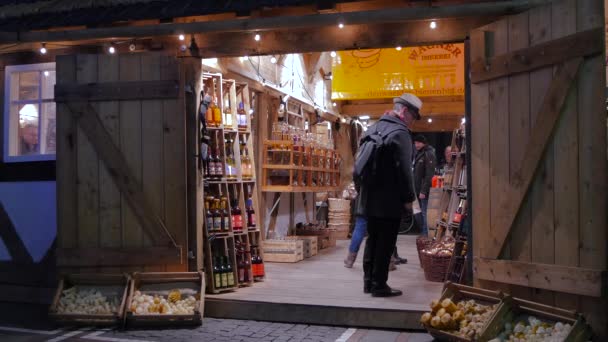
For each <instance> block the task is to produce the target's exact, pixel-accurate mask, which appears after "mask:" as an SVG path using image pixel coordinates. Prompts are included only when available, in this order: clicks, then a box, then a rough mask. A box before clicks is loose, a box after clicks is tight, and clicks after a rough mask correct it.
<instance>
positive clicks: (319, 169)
mask: <svg viewBox="0 0 608 342" xmlns="http://www.w3.org/2000/svg"><path fill="white" fill-rule="evenodd" d="M262 168H263V169H272V170H297V171H317V172H329V173H339V172H340V170H331V169H327V168H324V167H312V166H297V165H282V164H265V165H263V166H262Z"/></svg>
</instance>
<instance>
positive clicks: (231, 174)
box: [226, 138, 236, 179]
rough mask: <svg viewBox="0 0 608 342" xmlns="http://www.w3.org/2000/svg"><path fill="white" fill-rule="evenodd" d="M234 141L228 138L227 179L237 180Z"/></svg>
mask: <svg viewBox="0 0 608 342" xmlns="http://www.w3.org/2000/svg"><path fill="white" fill-rule="evenodd" d="M233 143H234V140H231V139H230V138H228V140H227V141H226V144H227V145H226V154H227V156H226V178H228V179H235V178H236V161H235V160H234V155H233V153H232V146H233Z"/></svg>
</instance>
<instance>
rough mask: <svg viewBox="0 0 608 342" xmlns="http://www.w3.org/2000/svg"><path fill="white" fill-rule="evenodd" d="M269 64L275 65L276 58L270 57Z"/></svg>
mask: <svg viewBox="0 0 608 342" xmlns="http://www.w3.org/2000/svg"><path fill="white" fill-rule="evenodd" d="M270 63H272V64H277V58H276V57H275V56H272V57H270Z"/></svg>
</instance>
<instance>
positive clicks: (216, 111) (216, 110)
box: [211, 79, 222, 127]
mask: <svg viewBox="0 0 608 342" xmlns="http://www.w3.org/2000/svg"><path fill="white" fill-rule="evenodd" d="M214 81H215V79H214ZM217 100H218V97H217V84H215V82H214V83H213V102H212V103H211V106H212V107H213V121H214V122H215V125H216V126H217V127H220V126H221V125H222V111H221V109H220V107H219V106H218V103H219V102H217Z"/></svg>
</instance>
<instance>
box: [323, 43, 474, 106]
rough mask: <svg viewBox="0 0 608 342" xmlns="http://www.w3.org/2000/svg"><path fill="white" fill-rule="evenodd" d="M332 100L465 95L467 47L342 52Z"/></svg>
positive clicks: (335, 65) (337, 60)
mask: <svg viewBox="0 0 608 342" xmlns="http://www.w3.org/2000/svg"><path fill="white" fill-rule="evenodd" d="M332 75H333V80H332V95H331V97H332V99H334V100H362V99H377V98H388V97H397V96H399V95H401V94H403V93H406V92H407V93H413V94H416V95H417V96H419V97H424V96H455V95H464V44H441V45H429V46H418V47H408V48H402V49H400V50H397V49H369V50H353V51H339V52H337V54H336V57H334V58H333V62H332Z"/></svg>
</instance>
